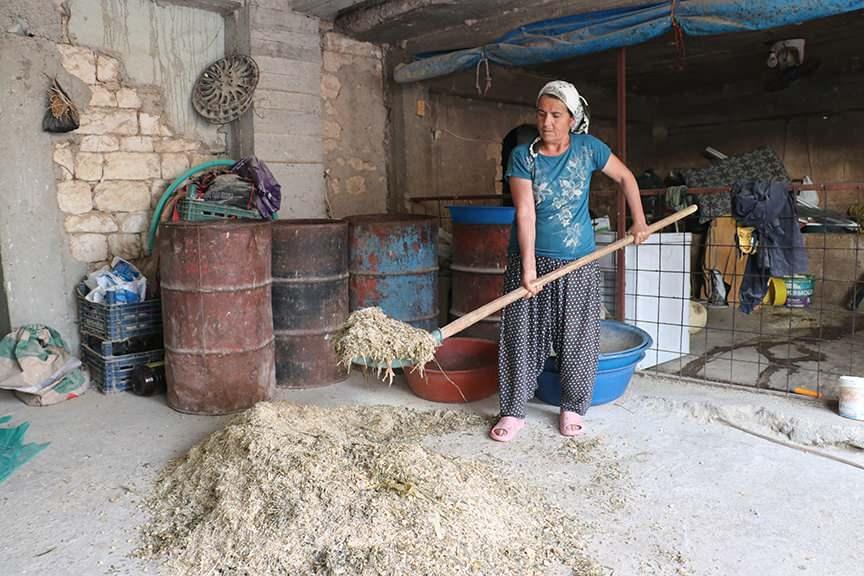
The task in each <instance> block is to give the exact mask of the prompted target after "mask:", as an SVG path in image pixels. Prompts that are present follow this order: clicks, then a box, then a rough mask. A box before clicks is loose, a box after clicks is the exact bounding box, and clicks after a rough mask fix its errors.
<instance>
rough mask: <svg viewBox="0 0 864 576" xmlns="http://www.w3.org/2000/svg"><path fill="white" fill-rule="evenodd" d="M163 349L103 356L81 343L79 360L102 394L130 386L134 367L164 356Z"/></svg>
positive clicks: (120, 390)
mask: <svg viewBox="0 0 864 576" xmlns="http://www.w3.org/2000/svg"><path fill="white" fill-rule="evenodd" d="M164 354H165V351H164V350H150V351H149V352H140V353H138V354H124V355H122V356H110V357H107V358H106V357H104V356H100V355H99V354H97V353H96V352H95V351H94V350H92V349H90V348H89V347H87V345H86V344H82V345H81V360H82V362H84V364H86V365H87V367H88V368H89V369H90V379H91V380H92V382H93V383H94V384H96V387H97V388H99V391H100V392H102V393H103V394H113V393H115V392H123V391H125V390H129V389H131V388H132V373H133V372H134V371H135V368H137V367H138V366H141V365H143V364H148V363H150V362H158V361H160V360H162V358H163V357H164Z"/></svg>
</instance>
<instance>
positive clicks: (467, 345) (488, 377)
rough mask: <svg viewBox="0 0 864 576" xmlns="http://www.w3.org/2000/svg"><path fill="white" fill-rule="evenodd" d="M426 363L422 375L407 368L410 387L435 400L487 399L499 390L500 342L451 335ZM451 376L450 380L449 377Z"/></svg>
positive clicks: (457, 401) (452, 401) (419, 394)
mask: <svg viewBox="0 0 864 576" xmlns="http://www.w3.org/2000/svg"><path fill="white" fill-rule="evenodd" d="M435 358H436V359H437V360H438V364H440V365H441V366H440V367H439V366H438V364H436V363H435V362H429V363H428V364H426V368H425V371H424V373H423V376H420V372H419V371H418V370H415V371H413V372H412V371H411V369H410V368H406V369H405V380H407V381H408V386H409V387H410V388H411V391H412V392H414V393H415V394H416V395H417V396H419V397H420V398H423V399H425V400H431V401H432V402H447V403H461V402H474V401H475V400H482V399H484V398H488V397H489V396H491V395H492V394H494V393H495V392H497V391H498V343H497V342H492V341H490V340H481V339H479V338H448V339H447V340H444V342H443V344H441V346H440V347H439V348H438V351H437V352H436V353H435ZM448 378H449V379H448Z"/></svg>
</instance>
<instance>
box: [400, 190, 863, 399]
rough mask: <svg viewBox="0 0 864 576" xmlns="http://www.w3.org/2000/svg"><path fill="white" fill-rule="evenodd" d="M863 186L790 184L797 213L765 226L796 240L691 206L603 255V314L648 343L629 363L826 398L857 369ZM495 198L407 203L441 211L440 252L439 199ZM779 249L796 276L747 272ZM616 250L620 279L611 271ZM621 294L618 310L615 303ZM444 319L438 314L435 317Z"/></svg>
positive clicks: (603, 234)
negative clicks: (683, 217) (675, 222)
mask: <svg viewBox="0 0 864 576" xmlns="http://www.w3.org/2000/svg"><path fill="white" fill-rule="evenodd" d="M862 192H864V184H862V183H832V184H805V185H791V186H790V190H789V197H790V205H794V206H795V207H796V208H795V211H796V213H788V214H786V215H782V216H779V217H777V218H775V219H774V220H771V221H770V222H768V223H767V226H769V227H774V228H775V229H781V230H786V231H787V232H789V231H791V229H792V228H796V229H797V230H799V231H800V232H801V234H800V236H799V238H800V240H799V242H800V243H795V242H793V240H792V238H793V236H790V235H789V234H788V233H787V235H785V236H784V235H777V234H774V235H768V237H765V235H764V234H763V236H762V237H759V234H758V232H757V233H756V234H755V236H756V237H757V242H756V244H755V246H754V245H752V244H751V243H750V242H751V240H750V239H751V238H752V236H753V234H752V230H749V229H748V228H749V227H742V226H739V224H738V222H737V221H736V219H735V218H733V217H732V216H730V215H726V214H719V215H716V216H713V217H711V218H708V219H705V218H704V217H703V221H701V222H700V218H699V214H698V213H697V214H696V215H694V216H693V217H692V218H691V219H688V220H687V221H686V223H685V224H684V225H683V226H679V227H678V229H677V230H674V229H670V230H667V231H665V232H664V233H660V234H656V235H654V236H653V237H651V238H650V239H649V240H648V241H647V242H646V243H644V244H643V245H641V246H638V247H637V246H628V247H627V248H626V249H625V250H624V251H619V252H617V253H616V254H614V255H611V256H608V257H606V258H604V259H603V260H601V261H600V268H601V276H602V286H601V291H602V294H603V303H604V307H605V311H606V314H607V317H616V318H618V319H620V320H623V321H624V322H627V323H628V324H634V325H637V326H639V327H640V328H642V329H643V330H645V331H646V332H648V333H649V334H650V335H651V337H652V339H653V341H654V343H653V346H652V347H651V349H649V350H648V352H647V353H646V356H645V358H644V359H643V360H642V361H641V362H640V364H639V368H640V369H641V370H644V371H648V372H652V373H656V374H661V375H667V376H673V377H682V378H688V379H697V380H702V381H706V382H719V383H727V384H733V385H738V386H745V387H749V388H754V389H760V390H772V391H779V392H783V393H796V394H803V395H808V396H817V395H818V396H825V397H833V396H836V393H837V379H838V377H839V376H842V375H858V374H861V373H862V369H864V354H862V352H864V347H862V345H864V334H862V329H861V325H862V318H861V317H860V315H861V312H860V311H859V310H858V306H859V304H861V303H862V300H864V277H862V273H864V251H862V239H861V238H862V237H861V235H860V230H859V227H858V224H857V215H858V214H859V206H864V202H862V199H861V194H862ZM642 194H643V205H644V206H645V207H646V212H647V213H648V214H649V219H658V218H660V217H662V216H665V215H667V214H668V213H671V212H672V211H674V206H672V205H670V203H669V202H667V197H666V191H665V190H643V191H642ZM687 194H689V195H690V199H691V200H696V201H697V203H700V204H703V203H704V202H703V200H704V199H705V198H707V197H709V196H722V195H724V194H725V195H728V194H729V189H728V188H706V189H689V190H688V191H687ZM592 196H593V197H594V198H595V201H596V202H599V204H600V205H601V206H603V205H605V206H614V193H613V192H605V191H593V192H592ZM604 197H605V203H604ZM610 198H611V199H612V200H613V202H609V201H608V200H609V199H610ZM505 203H507V198H506V197H502V196H500V195H476V196H468V197H465V196H462V197H421V198H413V199H411V205H412V211H414V212H417V213H425V214H429V215H433V216H435V217H437V218H438V219H439V224H440V228H441V230H442V243H443V246H444V249H443V251H444V253H445V257H444V259H445V260H446V259H447V255H446V252H447V250H449V246H447V242H448V239H449V238H451V234H452V224H451V222H450V217H449V213H448V211H447V209H446V206H447V205H460V206H464V205H486V206H488V205H502V204H505ZM702 212H703V214H704V211H702ZM613 223H614V220H613ZM763 232H764V230H763ZM796 236H797V235H796ZM595 239H596V241H597V244H598V245H602V244H606V243H609V242H612V241H614V240H615V239H616V233H615V232H613V231H609V230H598V231H596V233H595ZM784 254H785V255H786V256H796V257H799V256H801V255H806V261H807V263H806V267H805V268H804V269H802V270H799V272H801V273H800V274H797V275H795V276H782V277H770V276H765V277H762V276H756V272H757V271H758V270H759V267H758V266H756V264H757V263H759V262H762V258H764V257H765V255H772V256H771V257H774V258H776V257H779V256H782V255H784ZM778 255H779V256H778ZM621 257H623V258H624V261H625V266H624V278H623V282H622V281H621V280H622V279H621V278H620V273H617V271H616V267H617V259H618V258H621ZM754 259H755V260H754ZM442 279H443V282H442V288H443V290H442V292H441V297H442V298H447V299H448V301H449V298H450V294H449V289H448V286H449V285H450V283H449V271H448V270H447V269H446V265H445V266H443V267H442ZM761 290H764V294H761V293H760V291H761ZM621 291H623V302H624V310H623V311H622V310H619V309H617V308H618V306H617V305H616V302H620V301H621V300H620V296H619V297H618V298H616V295H619V294H620V292H621ZM751 306H752V308H753V309H752V311H749V310H748V313H745V310H747V309H748V307H751ZM441 308H442V310H447V309H448V307H447V306H443V305H442V306H441ZM449 319H452V318H449V317H448V318H445V317H444V316H443V315H442V321H447V320H449Z"/></svg>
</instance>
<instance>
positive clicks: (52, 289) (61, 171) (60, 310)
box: [0, 0, 224, 347]
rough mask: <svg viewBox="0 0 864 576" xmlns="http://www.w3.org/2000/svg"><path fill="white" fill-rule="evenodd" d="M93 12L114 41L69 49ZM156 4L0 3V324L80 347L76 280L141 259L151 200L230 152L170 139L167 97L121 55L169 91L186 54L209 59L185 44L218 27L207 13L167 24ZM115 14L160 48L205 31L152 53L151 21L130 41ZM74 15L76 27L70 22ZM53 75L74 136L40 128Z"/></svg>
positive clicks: (215, 143) (214, 136)
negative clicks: (114, 262)
mask: <svg viewBox="0 0 864 576" xmlns="http://www.w3.org/2000/svg"><path fill="white" fill-rule="evenodd" d="M76 7H77V8H80V9H81V10H80V11H78V12H76V11H75V10H76ZM97 8H98V9H99V11H100V12H99V17H100V19H99V20H98V21H99V22H100V23H101V24H100V26H101V27H102V28H101V31H102V32H103V33H104V34H103V35H102V36H101V37H100V39H99V40H98V41H95V42H96V43H97V44H100V45H105V46H111V48H110V53H108V51H107V49H105V48H96V49H93V48H91V47H87V46H82V45H80V44H78V45H73V44H70V42H71V41H72V40H77V41H78V42H79V43H80V42H81V38H80V37H79V36H78V35H76V34H75V33H74V32H73V33H71V34H70V30H76V31H78V32H79V33H80V32H81V31H82V30H84V31H86V32H88V33H89V32H92V29H91V27H92V26H93V22H94V19H95V18H96V16H94V12H93V11H94V10H96V9H97ZM155 8H156V7H155V4H151V3H149V2H139V1H137V0H135V1H130V2H128V3H124V2H101V3H100V2H94V1H91V2H72V1H67V2H56V1H54V0H34V1H29V2H8V3H2V4H0V23H2V28H0V34H2V37H0V38H2V40H0V42H2V44H0V85H2V86H3V91H2V93H0V127H2V133H3V137H2V138H0V189H3V190H4V191H5V192H4V194H3V195H2V199H0V265H2V278H3V291H2V293H0V301H2V304H0V316H8V321H7V320H6V319H5V318H4V319H3V320H0V328H5V327H6V325H7V324H11V325H12V326H16V325H19V324H23V323H27V322H41V323H45V324H49V325H51V326H54V327H56V328H58V329H59V330H60V331H61V333H62V334H63V336H64V337H65V338H66V339H67V340H68V341H69V343H70V344H71V345H73V346H74V347H77V340H78V338H77V327H76V324H75V320H76V306H75V299H74V296H73V289H74V286H75V284H76V283H77V282H78V281H79V280H80V278H81V277H82V276H83V274H84V273H85V272H86V271H87V269H88V267H93V266H98V265H100V264H101V263H103V262H104V261H106V260H108V259H109V258H110V257H111V256H112V255H120V256H125V257H128V258H135V257H137V256H140V254H141V249H142V244H143V240H144V230H145V229H146V225H147V222H148V221H149V217H150V207H151V205H152V202H153V200H152V199H153V197H154V196H158V195H159V194H161V192H162V190H164V187H165V186H166V182H167V181H168V180H170V179H172V178H174V177H175V176H177V175H178V173H179V172H180V171H182V170H184V169H185V168H186V167H188V166H189V165H190V164H195V163H198V162H200V161H203V160H205V159H210V158H212V157H213V153H214V152H218V151H220V150H224V136H223V135H221V134H218V133H217V132H216V131H215V130H212V129H210V128H209V127H208V128H207V129H206V130H204V131H198V130H193V131H192V132H191V133H193V134H196V135H200V134H203V135H204V136H203V141H202V140H199V139H195V138H184V137H182V136H179V135H175V134H174V130H173V127H172V125H171V123H170V122H169V121H168V119H167V115H166V116H164V117H163V111H164V106H165V104H166V102H165V100H163V96H164V94H165V93H166V92H169V91H166V90H165V86H157V85H152V84H146V85H145V84H139V83H138V82H136V81H135V80H134V79H133V76H134V75H133V74H130V73H129V71H128V70H127V69H126V66H125V62H124V61H123V60H122V59H121V58H115V56H121V55H122V54H123V53H124V51H125V52H126V53H129V54H132V56H133V59H136V62H137V64H136V69H138V72H140V71H141V69H143V68H146V66H144V65H143V64H142V62H143V60H142V58H145V57H146V58H150V61H149V62H150V63H149V66H150V70H151V71H152V72H153V75H152V76H148V77H146V78H145V80H146V81H149V80H151V79H153V78H156V79H158V81H161V82H163V83H166V84H167V83H170V81H171V75H175V76H177V75H178V74H179V72H178V70H179V69H180V67H183V66H185V65H188V63H189V60H187V56H188V54H189V53H194V54H203V53H204V51H203V50H199V47H198V45H197V44H196V43H195V42H196V41H192V40H190V38H194V37H195V33H196V32H197V31H200V30H201V29H202V28H203V29H205V30H212V29H213V28H212V26H211V25H209V24H208V25H203V24H201V22H204V21H206V22H212V20H211V19H212V17H213V15H212V14H210V13H206V16H205V17H204V19H203V20H202V21H198V20H196V19H195V18H194V17H189V16H188V14H186V13H185V12H182V13H171V14H172V16H171V17H170V18H168V19H170V20H172V24H171V26H173V28H171V27H170V26H169V27H168V28H165V27H166V26H168V23H167V21H166V20H165V19H166V18H167V16H166V14H168V13H167V12H159V11H158V10H163V9H162V8H159V9H158V10H155ZM151 9H152V10H154V11H153V12H152V16H153V18H154V19H155V21H153V20H152V19H150V15H151V12H148V11H149V10H151ZM129 10H132V12H129ZM136 10H138V11H139V12H135V11H136ZM118 11H120V12H124V11H125V12H124V14H125V16H124V20H123V22H125V23H126V24H130V23H136V24H137V22H142V23H144V24H147V25H148V26H152V29H151V31H152V32H153V34H154V35H155V36H153V37H152V38H151V39H153V40H154V42H155V40H157V39H158V38H157V36H158V35H159V34H162V35H163V39H162V41H168V38H169V37H171V38H174V37H176V38H174V40H172V42H174V41H177V42H179V41H180V40H179V39H180V38H181V37H184V33H185V32H186V30H184V29H183V28H182V26H184V25H188V26H191V27H193V28H194V27H196V26H198V28H194V29H189V30H188V32H189V35H187V36H189V38H187V40H189V41H190V42H192V44H190V47H188V48H185V49H184V48H183V46H182V45H180V44H171V43H170V42H169V43H168V44H160V43H159V42H155V43H154V44H151V45H149V47H145V46H142V45H140V44H138V43H136V42H137V41H136V40H135V38H137V36H136V34H138V32H139V31H140V29H144V28H146V26H144V27H142V26H137V27H136V26H134V25H132V26H129V28H130V29H134V30H133V32H132V33H131V36H130V37H129V38H127V39H124V38H123V37H122V35H123V33H124V32H123V29H124V28H123V26H125V25H126V24H122V23H118V21H115V20H113V19H114V17H115V16H116V15H117V13H118ZM141 11H143V12H141ZM76 18H78V24H76V25H72V26H71V27H70V21H74V20H75V19H76ZM134 18H138V20H134ZM217 18H218V20H219V21H220V22H221V17H217ZM130 19H131V20H130ZM121 24H122V25H121ZM199 24H201V26H199ZM220 26H221V24H220ZM220 34H221V32H220ZM81 36H82V37H83V36H84V34H81ZM212 38H213V37H211V39H212ZM215 41H216V44H218V50H219V53H221V51H222V37H221V36H220V35H216V36H215ZM121 44H122V46H121ZM169 52H170V54H169ZM169 56H170V59H171V62H170V63H169V62H167V60H168V59H169ZM208 58H209V57H208ZM191 72H193V71H192V70H191V69H190V73H191ZM195 73H196V74H197V72H195ZM55 76H56V77H57V79H58V80H59V82H60V84H61V85H62V86H63V88H64V89H65V90H66V91H67V92H68V93H69V95H70V96H71V97H72V99H73V101H74V102H75V104H76V106H77V108H78V110H79V111H80V116H81V127H80V128H79V129H78V130H77V131H75V132H71V133H67V134H61V135H57V134H54V135H51V134H48V133H46V132H43V131H42V128H41V124H42V116H43V114H44V112H45V101H46V90H47V88H48V86H49V84H50V78H52V77H55ZM180 76H182V74H180ZM193 77H194V75H193ZM176 87H177V85H176V84H175V85H174V88H176ZM187 98H188V91H187ZM208 131H209V132H208ZM3 309H8V313H6V314H4V313H3Z"/></svg>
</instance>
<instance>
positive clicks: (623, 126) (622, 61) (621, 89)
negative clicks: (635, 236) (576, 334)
mask: <svg viewBox="0 0 864 576" xmlns="http://www.w3.org/2000/svg"><path fill="white" fill-rule="evenodd" d="M617 148H618V157H619V158H620V159H621V161H622V162H624V163H625V164H626V163H627V49H626V48H624V47H621V48H620V49H619V50H618V142H617ZM625 204H626V203H625V201H624V194H621V193H620V192H619V193H618V202H617V206H618V217H617V220H616V226H615V228H616V230H617V232H618V239H619V240H621V239H623V238H624V236H626V234H627V230H626V228H627V215H626V209H627V207H626V205H625ZM624 255H625V251H624V250H621V251H619V252H618V254H616V261H617V264H618V266H617V269H616V271H615V315H616V317H617V318H618V320H622V321H623V320H624V305H625V304H624V289H625V286H624V280H625V273H624V271H625V264H626V261H625V256H624Z"/></svg>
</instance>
